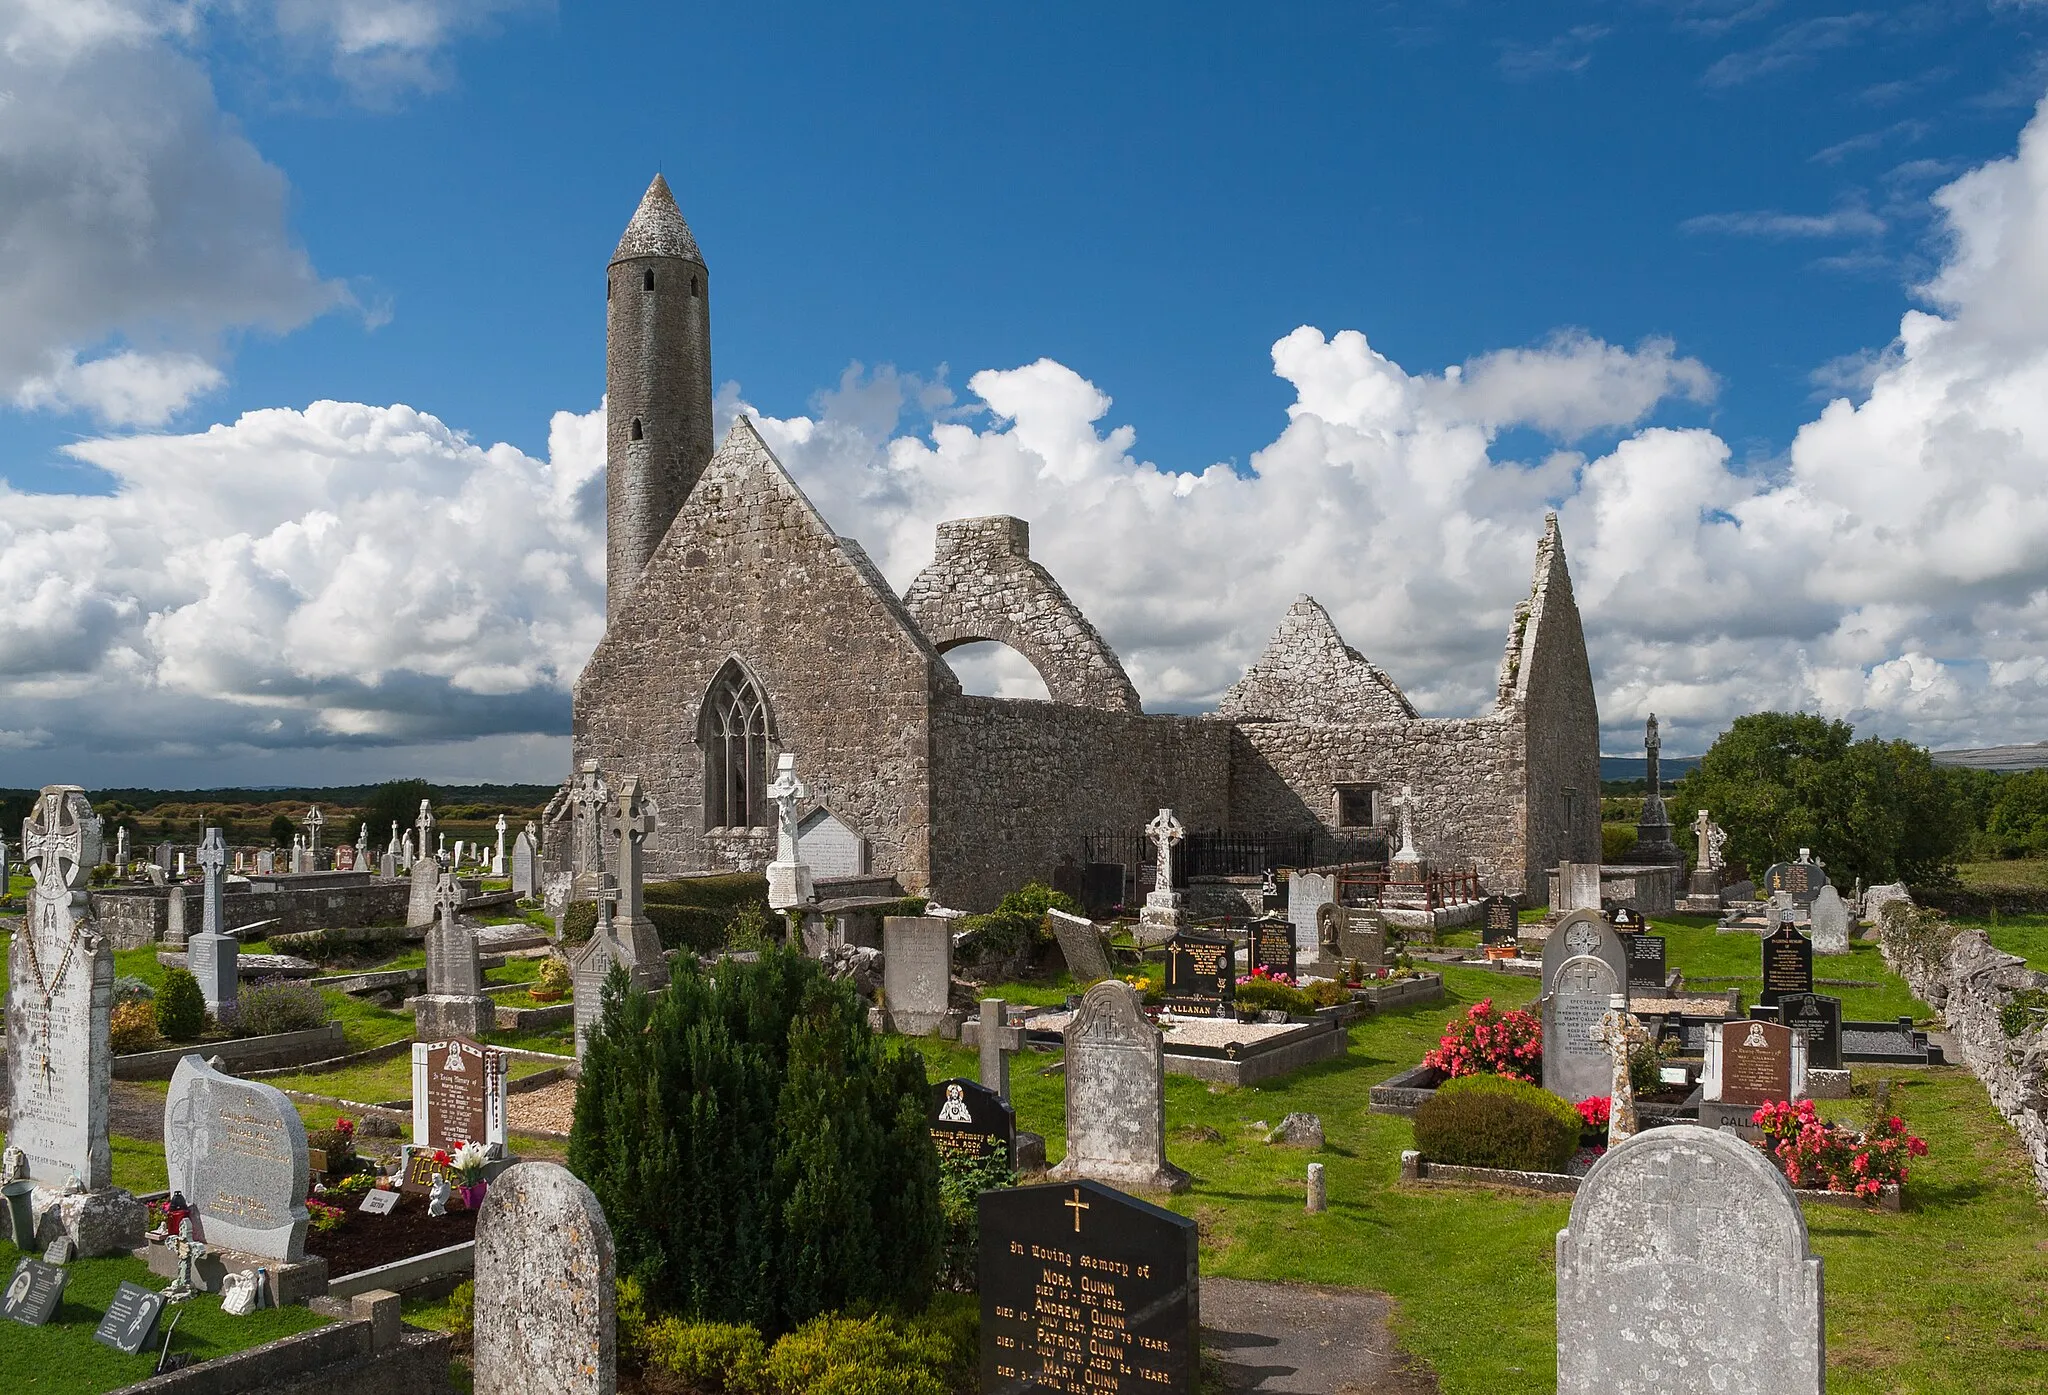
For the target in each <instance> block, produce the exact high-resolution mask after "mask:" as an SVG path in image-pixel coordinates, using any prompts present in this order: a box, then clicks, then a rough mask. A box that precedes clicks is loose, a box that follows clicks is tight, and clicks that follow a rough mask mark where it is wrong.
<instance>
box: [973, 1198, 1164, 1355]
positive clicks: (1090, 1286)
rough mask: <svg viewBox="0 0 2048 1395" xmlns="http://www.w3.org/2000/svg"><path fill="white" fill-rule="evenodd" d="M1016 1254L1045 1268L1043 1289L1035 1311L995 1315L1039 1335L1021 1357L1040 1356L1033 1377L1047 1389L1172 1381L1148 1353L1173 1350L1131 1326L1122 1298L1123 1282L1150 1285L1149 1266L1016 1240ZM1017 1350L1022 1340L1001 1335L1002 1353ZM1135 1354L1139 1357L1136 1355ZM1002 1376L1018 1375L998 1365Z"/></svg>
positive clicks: (999, 1310) (1002, 1309)
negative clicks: (1151, 1362)
mask: <svg viewBox="0 0 2048 1395" xmlns="http://www.w3.org/2000/svg"><path fill="white" fill-rule="evenodd" d="M1082 1204H1084V1205H1085V1203H1082ZM1010 1253H1011V1255H1012V1256H1014V1257H1017V1258H1020V1259H1021V1258H1025V1257H1028V1258H1030V1259H1032V1260H1035V1261H1037V1262H1038V1263H1039V1265H1040V1266H1041V1268H1040V1271H1039V1277H1038V1285H1037V1287H1036V1289H1035V1290H1034V1292H1033V1295H1032V1297H1033V1302H1032V1305H1031V1310H1030V1311H1029V1312H1028V1313H1020V1312H1018V1311H1017V1310H1016V1309H1014V1308H1011V1307H1008V1306H1006V1305H1002V1304H998V1305H997V1307H996V1316H997V1317H999V1318H1002V1319H1005V1320H1008V1321H1021V1322H1024V1323H1027V1324H1029V1326H1030V1328H1031V1334H1032V1335H1031V1336H1030V1337H1028V1338H1025V1339H1024V1341H1026V1342H1028V1343H1029V1348H1030V1349H1029V1351H1028V1353H1020V1354H1028V1355H1029V1356H1030V1357H1033V1358H1035V1359H1036V1362H1037V1367H1038V1369H1037V1370H1036V1371H1035V1372H1033V1374H1034V1375H1035V1376H1036V1377H1037V1379H1038V1381H1039V1383H1040V1384H1042V1385H1044V1386H1046V1387H1048V1388H1050V1389H1053V1390H1058V1391H1063V1392H1070V1395H1086V1393H1087V1392H1093V1391H1098V1390H1101V1389H1103V1388H1105V1387H1107V1388H1110V1389H1115V1388H1116V1386H1117V1385H1118V1384H1119V1382H1118V1381H1117V1380H1115V1379H1114V1377H1119V1376H1120V1377H1125V1378H1128V1377H1131V1376H1136V1377H1137V1378H1138V1379H1139V1380H1142V1381H1151V1382H1154V1383H1157V1384H1160V1385H1167V1384H1170V1383H1171V1382H1172V1376H1170V1375H1169V1374H1168V1373H1167V1372H1166V1371H1164V1370H1160V1369H1157V1368H1155V1367H1150V1366H1147V1365H1146V1364H1145V1360H1144V1357H1145V1355H1146V1354H1147V1353H1155V1354H1156V1355H1157V1357H1158V1358H1159V1359H1161V1360H1164V1359H1166V1358H1167V1357H1168V1356H1169V1354H1170V1351H1171V1348H1170V1347H1169V1345H1168V1344H1167V1343H1166V1342H1163V1341H1161V1340H1160V1339H1159V1338H1157V1337H1145V1336H1137V1335H1134V1334H1133V1333H1132V1332H1131V1330H1130V1328H1129V1327H1128V1326H1127V1325H1126V1323H1125V1321H1124V1317H1125V1311H1124V1303H1123V1300H1122V1299H1121V1298H1120V1297H1118V1293H1117V1282H1116V1281H1117V1280H1118V1279H1119V1278H1123V1279H1132V1278H1135V1279H1144V1280H1149V1279H1150V1278H1151V1277H1152V1268H1151V1266H1150V1265H1146V1264H1138V1265H1131V1264H1125V1263H1123V1262H1122V1261H1119V1260H1113V1259H1103V1258H1100V1257H1098V1256H1095V1255H1088V1254H1083V1255H1079V1256H1076V1255H1074V1254H1071V1253H1069V1252H1068V1251H1066V1250H1061V1249H1056V1248H1054V1247H1053V1246H1050V1245H1037V1244H1032V1245H1026V1244H1025V1243H1024V1242H1023V1241H1021V1240H1012V1241H1011V1242H1010ZM1018 1345H1019V1339H1018V1338H1017V1337H1014V1336H1010V1335H1008V1334H1001V1335H998V1336H997V1338H996V1346H997V1348H998V1350H1001V1349H1004V1348H1011V1349H1015V1348H1017V1347H1018ZM1134 1349H1135V1350H1136V1352H1137V1353H1138V1354H1137V1355H1136V1356H1134V1355H1133V1354H1132V1353H1133V1350H1134ZM1134 1362H1135V1364H1133V1363H1134ZM997 1372H998V1374H1000V1375H1003V1376H1005V1377H1015V1376H1017V1375H1018V1374H1019V1372H1018V1370H1017V1369H1016V1368H1015V1367H1011V1366H1008V1365H999V1366H998V1367H997ZM1091 1376H1092V1377H1094V1378H1092V1379H1091ZM1105 1377H1108V1378H1109V1379H1104V1378H1105Z"/></svg>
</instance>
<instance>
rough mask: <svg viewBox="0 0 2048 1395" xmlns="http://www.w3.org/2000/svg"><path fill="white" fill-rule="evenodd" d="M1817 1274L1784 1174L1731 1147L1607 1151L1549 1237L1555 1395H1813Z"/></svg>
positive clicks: (1676, 1145) (1650, 1136)
mask: <svg viewBox="0 0 2048 1395" xmlns="http://www.w3.org/2000/svg"><path fill="white" fill-rule="evenodd" d="M1822 1333H1823V1327H1822V1300H1821V1262H1820V1260H1819V1259H1818V1258H1817V1257H1815V1256H1814V1255H1812V1254H1811V1253H1809V1251H1808V1249H1807V1239H1806V1218H1805V1217H1804V1216H1802V1215H1801V1214H1800V1211H1799V1203H1798V1201H1797V1200H1796V1199H1795V1198H1794V1197H1793V1195H1792V1189H1791V1187H1790V1186H1789V1185H1788V1184H1787V1183H1786V1181H1785V1179H1784V1177H1783V1176H1782V1175H1781V1174H1780V1173H1779V1171H1778V1169H1777V1168H1776V1167H1775V1166H1774V1165H1773V1164H1772V1163H1771V1162H1770V1161H1769V1160H1768V1159H1767V1158H1766V1157H1765V1156H1764V1154H1763V1153H1762V1152H1761V1151H1759V1150H1758V1149H1756V1148H1754V1147H1752V1146H1750V1145H1749V1144H1747V1143H1744V1142H1743V1141H1742V1140H1741V1139H1739V1138H1736V1137H1735V1136H1733V1135H1732V1134H1725V1133H1720V1132H1718V1131H1716V1130H1713V1129H1703V1128H1700V1127H1699V1126H1698V1125H1695V1124H1672V1125H1667V1126H1664V1127H1661V1128H1655V1129H1650V1130H1647V1131H1645V1132H1643V1133H1639V1134H1636V1135H1635V1136H1634V1137H1632V1138H1629V1139H1626V1140H1625V1141H1623V1142H1622V1143H1620V1144H1618V1145H1616V1146H1615V1147H1613V1148H1611V1149H1609V1150H1608V1152H1607V1153H1606V1154H1605V1155H1603V1156H1602V1157H1601V1158H1600V1160H1599V1161H1598V1162H1596V1163H1595V1164H1594V1165H1593V1170H1592V1172H1591V1173H1590V1174H1589V1175H1588V1176H1587V1177H1586V1180H1585V1181H1584V1182H1583V1183H1582V1184H1581V1185H1580V1187H1579V1191H1578V1195H1577V1196H1576V1197H1574V1198H1573V1200H1572V1210H1571V1220H1570V1223H1569V1225H1568V1226H1567V1227H1566V1228H1565V1229H1564V1230H1562V1231H1560V1232H1558V1236H1557V1389H1558V1395H1820V1392H1821V1389H1822V1386H1823V1384H1824V1382H1825V1378H1826V1355H1825V1345H1824V1339H1823V1335H1822Z"/></svg>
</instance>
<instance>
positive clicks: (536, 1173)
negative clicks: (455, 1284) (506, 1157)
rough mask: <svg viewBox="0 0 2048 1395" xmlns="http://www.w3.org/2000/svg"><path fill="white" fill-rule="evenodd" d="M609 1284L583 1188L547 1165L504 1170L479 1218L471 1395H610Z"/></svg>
mask: <svg viewBox="0 0 2048 1395" xmlns="http://www.w3.org/2000/svg"><path fill="white" fill-rule="evenodd" d="M616 1283H617V1271H616V1268H615V1266H614V1261H613V1258H612V1232H611V1227H610V1226H608V1225H606V1224H605V1218H604V1209H603V1208H602V1207H600V1206H599V1205H598V1204H597V1198H596V1197H595V1196H594V1195H592V1194H591V1190H590V1188H588V1187H586V1186H584V1185H583V1183H582V1182H580V1181H578V1180H577V1179H576V1177H575V1176H574V1175H573V1174H571V1173H570V1171H569V1170H568V1169H567V1168H565V1167H559V1166H557V1165H556V1164H554V1163H546V1162H529V1163H519V1164H517V1165H515V1166H513V1167H508V1168H506V1169H505V1170H504V1171H503V1172H502V1173H500V1174H499V1175H498V1180H497V1181H495V1182H493V1183H492V1184H491V1189H490V1191H489V1192H488V1193H487V1194H486V1195H485V1196H484V1204H483V1209H482V1210H481V1211H480V1212H478V1214H477V1219H476V1318H475V1335H474V1336H473V1338H472V1339H471V1341H472V1346H473V1348H474V1353H475V1354H474V1357H473V1359H472V1361H471V1363H470V1365H471V1370H472V1372H473V1374H474V1376H475V1381H476V1387H475V1389H476V1395H614V1392H615V1391H617V1390H618V1388H619V1382H618V1367H617V1347H616V1343H617V1330H616V1329H617V1325H618V1298H617V1294H616V1290H615V1285H616Z"/></svg>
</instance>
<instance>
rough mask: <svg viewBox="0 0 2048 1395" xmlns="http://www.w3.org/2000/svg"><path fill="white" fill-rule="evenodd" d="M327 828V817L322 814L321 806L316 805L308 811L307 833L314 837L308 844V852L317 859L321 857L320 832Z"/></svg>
mask: <svg viewBox="0 0 2048 1395" xmlns="http://www.w3.org/2000/svg"><path fill="white" fill-rule="evenodd" d="M325 827H327V816H326V815H325V814H323V813H321V812H320V806H319V805H318V804H315V805H314V806H313V807H312V808H310V809H308V810H307V811H306V832H307V833H309V834H310V835H312V836H311V838H310V839H309V840H308V841H307V843H306V850H307V851H308V852H310V853H312V854H313V856H315V857H318V856H319V855H320V830H321V829H323V828H325Z"/></svg>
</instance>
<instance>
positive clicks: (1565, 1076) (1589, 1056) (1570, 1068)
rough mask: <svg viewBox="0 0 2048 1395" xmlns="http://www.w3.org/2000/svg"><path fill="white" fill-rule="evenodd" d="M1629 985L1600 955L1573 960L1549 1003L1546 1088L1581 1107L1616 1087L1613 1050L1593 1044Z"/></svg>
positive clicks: (1545, 1030)
mask: <svg viewBox="0 0 2048 1395" xmlns="http://www.w3.org/2000/svg"><path fill="white" fill-rule="evenodd" d="M1622 984H1623V980H1622V978H1621V977H1620V975H1618V974H1616V973H1615V972H1614V970H1613V969H1612V968H1611V967H1610V966H1609V965H1608V963H1607V961H1606V960H1604V959H1602V958H1600V957H1599V956H1597V955H1592V954H1582V955H1579V956H1578V957H1577V958H1574V959H1567V960H1566V961H1565V962H1564V964H1563V965H1562V966H1561V967H1560V968H1559V969H1558V971H1557V981H1556V982H1555V983H1554V984H1553V985H1552V986H1551V990H1550V992H1549V993H1547V994H1546V995H1544V998H1543V1088H1544V1089H1546V1090H1548V1091H1550V1092H1551V1093H1552V1094H1554V1095H1562V1096H1563V1097H1564V1098H1565V1099H1568V1100H1572V1101H1574V1102H1577V1101H1579V1100H1583V1099H1591V1098H1592V1097H1593V1096H1595V1095H1605V1094H1607V1093H1608V1091H1609V1090H1610V1089H1611V1088H1612V1086H1613V1080H1614V1076H1613V1069H1614V1068H1613V1063H1612V1062H1611V1061H1610V1060H1609V1058H1608V1055H1607V1048H1606V1047H1604V1046H1602V1045H1601V1044H1600V1043H1599V1042H1597V1041H1595V1040H1593V1029H1594V1028H1595V1027H1597V1026H1598V1025H1599V1023H1600V1019H1601V1017H1602V1016H1603V1015H1605V1014H1606V1012H1607V1008H1608V1000H1609V998H1610V997H1611V996H1612V995H1613V994H1616V993H1619V992H1621V991H1622Z"/></svg>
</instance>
